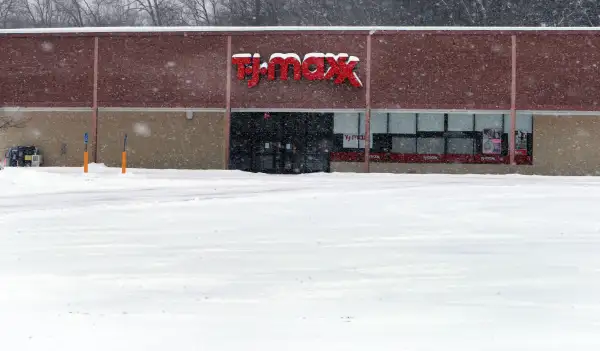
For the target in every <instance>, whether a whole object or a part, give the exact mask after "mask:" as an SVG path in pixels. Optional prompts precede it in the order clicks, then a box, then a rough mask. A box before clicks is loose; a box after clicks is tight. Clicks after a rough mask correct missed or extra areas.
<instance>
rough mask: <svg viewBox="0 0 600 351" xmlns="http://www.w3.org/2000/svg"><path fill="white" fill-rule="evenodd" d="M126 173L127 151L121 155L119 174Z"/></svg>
mask: <svg viewBox="0 0 600 351" xmlns="http://www.w3.org/2000/svg"><path fill="white" fill-rule="evenodd" d="M126 172H127V151H123V154H122V155H121V173H123V174H125V173H126Z"/></svg>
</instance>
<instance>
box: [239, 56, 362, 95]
mask: <svg viewBox="0 0 600 351" xmlns="http://www.w3.org/2000/svg"><path fill="white" fill-rule="evenodd" d="M231 62H232V64H234V65H236V66H237V78H238V79H239V80H245V79H246V77H247V76H250V79H249V80H248V87H250V88H252V87H255V86H256V85H258V82H259V81H260V78H261V77H262V76H267V79H268V80H275V79H276V77H275V72H276V67H277V66H279V67H280V69H281V72H280V74H279V79H280V80H288V73H289V70H290V67H291V69H292V72H293V79H294V80H300V79H302V78H304V79H306V80H313V81H314V80H333V83H334V84H338V85H340V84H343V83H344V82H345V81H346V80H348V82H349V83H350V85H352V86H353V87H356V88H361V87H362V86H363V83H362V82H361V80H360V78H359V77H358V74H357V73H356V72H355V68H356V65H357V64H358V62H360V60H359V59H358V57H356V56H349V55H348V54H345V53H340V54H337V55H335V54H331V53H327V54H323V53H310V54H306V55H305V56H304V59H303V60H300V56H298V55H297V54H293V53H290V54H273V55H271V57H270V58H269V61H268V62H261V59H260V54H254V55H251V54H236V55H233V57H232V59H231Z"/></svg>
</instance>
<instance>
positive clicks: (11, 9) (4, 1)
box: [0, 0, 17, 28]
mask: <svg viewBox="0 0 600 351" xmlns="http://www.w3.org/2000/svg"><path fill="white" fill-rule="evenodd" d="M16 3H17V1H16V0H0V26H1V27H2V28H6V27H8V23H9V21H10V20H11V18H12V17H13V16H14V13H15V7H16Z"/></svg>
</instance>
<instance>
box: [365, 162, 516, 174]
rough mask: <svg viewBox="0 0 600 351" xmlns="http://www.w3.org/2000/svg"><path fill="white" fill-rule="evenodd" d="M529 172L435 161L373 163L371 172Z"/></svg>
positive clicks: (501, 166) (501, 167) (504, 167)
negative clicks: (421, 162)
mask: <svg viewBox="0 0 600 351" xmlns="http://www.w3.org/2000/svg"><path fill="white" fill-rule="evenodd" d="M522 171H525V172H527V166H523V167H516V168H513V167H510V166H509V165H472V164H471V165H468V164H435V163H424V164H417V163H371V173H415V174H427V173H440V174H508V173H514V172H518V173H522Z"/></svg>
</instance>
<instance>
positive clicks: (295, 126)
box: [230, 113, 333, 174]
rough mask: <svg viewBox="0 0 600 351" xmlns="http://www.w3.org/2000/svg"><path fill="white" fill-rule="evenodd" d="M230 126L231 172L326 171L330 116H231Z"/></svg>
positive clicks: (331, 117) (330, 124)
mask: <svg viewBox="0 0 600 351" xmlns="http://www.w3.org/2000/svg"><path fill="white" fill-rule="evenodd" d="M231 126H232V130H231V145H232V146H231V159H230V168H231V169H242V170H248V171H252V172H261V173H275V174H299V173H310V172H329V151H330V145H331V143H332V137H333V115H332V114H320V113H271V114H267V113H245V114H233V115H232V124H231ZM240 128H241V129H244V131H240V130H238V129H240ZM234 139H235V140H234Z"/></svg>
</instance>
